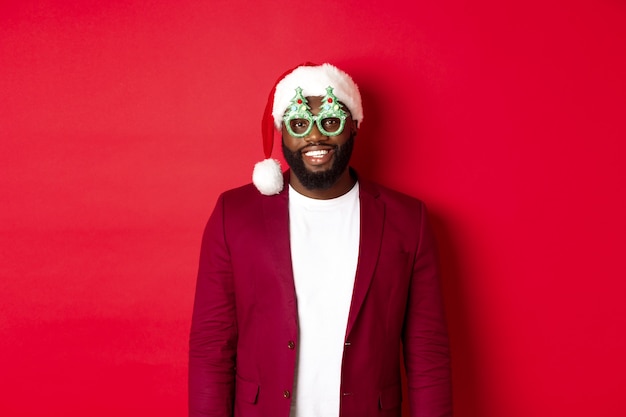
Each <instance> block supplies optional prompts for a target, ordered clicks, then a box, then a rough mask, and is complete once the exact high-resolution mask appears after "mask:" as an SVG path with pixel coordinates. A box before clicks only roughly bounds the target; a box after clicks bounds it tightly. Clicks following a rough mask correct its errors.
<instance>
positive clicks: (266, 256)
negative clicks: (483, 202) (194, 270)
mask: <svg viewBox="0 0 626 417" xmlns="http://www.w3.org/2000/svg"><path fill="white" fill-rule="evenodd" d="M362 121H363V109H362V105H361V96H360V93H359V90H358V87H357V85H356V84H355V83H354V81H353V80H352V78H351V77H350V76H349V75H347V74H346V73H345V72H343V71H341V70H339V69H338V68H336V67H334V66H332V65H330V64H323V65H319V66H316V65H303V66H300V67H297V68H296V69H294V70H292V71H290V72H288V73H287V74H285V75H284V76H283V77H281V79H279V81H278V83H277V85H276V86H275V88H274V89H273V90H272V93H271V94H270V97H269V100H268V106H267V108H266V111H265V115H264V119H263V141H264V149H265V153H266V157H267V158H268V159H266V160H265V161H263V162H261V163H259V164H257V166H256V167H255V170H254V173H253V184H249V185H245V186H243V187H240V188H237V189H235V190H230V191H227V192H225V193H223V194H222V195H221V196H220V198H219V199H218V202H217V204H216V207H215V210H214V212H213V214H212V215H211V217H210V219H209V222H208V224H207V227H206V229H205V233H204V236H203V243H202V250H201V257H200V267H199V272H198V280H197V287H196V298H195V304H194V312H193V320H192V327H191V337H190V356H189V415H190V416H193V417H198V416H237V417H253V416H254V417H262V416H263V417H265V416H267V417H289V416H291V417H294V416H295V417H338V416H342V417H368V416H372V417H373V416H385V417H387V416H389V417H391V416H394V417H399V416H400V415H401V401H402V387H401V366H402V364H401V361H400V351H401V349H403V351H404V367H405V369H406V375H407V381H408V401H409V409H410V415H411V416H420V417H450V416H451V415H452V405H451V395H450V393H451V387H450V369H449V365H450V359H449V348H448V337H447V331H446V325H445V319H444V314H443V306H442V300H441V292H440V282H439V270H438V266H437V259H436V248H435V243H434V240H433V237H432V233H431V231H430V228H429V226H428V222H427V219H426V212H425V208H424V205H423V204H422V203H421V202H420V201H419V200H416V199H414V198H412V197H409V196H406V195H404V194H401V193H398V192H395V191H392V190H390V189H388V188H385V187H382V186H380V185H377V184H375V183H373V182H369V181H367V180H365V179H363V178H361V177H359V176H358V175H357V173H356V172H355V171H354V170H352V169H351V168H350V167H349V162H350V157H351V154H352V148H353V146H354V143H355V142H357V143H358V140H356V139H355V136H356V134H357V130H358V129H359V128H360V125H361V122H362ZM274 129H278V130H280V131H281V132H282V149H283V154H284V156H285V160H286V161H287V163H288V165H289V168H290V169H289V170H288V171H286V172H284V173H282V172H281V170H280V167H279V166H278V165H277V162H276V161H274V160H272V159H269V156H270V155H271V150H272V146H273V136H274ZM357 146H358V145H357ZM284 183H287V184H288V186H287V187H284Z"/></svg>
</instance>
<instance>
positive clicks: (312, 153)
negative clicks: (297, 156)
mask: <svg viewBox="0 0 626 417" xmlns="http://www.w3.org/2000/svg"><path fill="white" fill-rule="evenodd" d="M327 153H328V150H321V151H308V152H305V153H304V154H305V155H306V156H312V157H321V156H324V155H326V154H327Z"/></svg>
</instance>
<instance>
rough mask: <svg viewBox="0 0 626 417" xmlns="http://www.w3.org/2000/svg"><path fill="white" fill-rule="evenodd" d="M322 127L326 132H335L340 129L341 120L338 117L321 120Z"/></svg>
mask: <svg viewBox="0 0 626 417" xmlns="http://www.w3.org/2000/svg"><path fill="white" fill-rule="evenodd" d="M322 127H323V128H324V130H325V131H327V132H330V133H333V132H336V131H338V130H339V128H340V127H341V119H340V118H338V117H327V118H325V119H323V120H322Z"/></svg>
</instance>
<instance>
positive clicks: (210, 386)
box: [189, 195, 237, 417]
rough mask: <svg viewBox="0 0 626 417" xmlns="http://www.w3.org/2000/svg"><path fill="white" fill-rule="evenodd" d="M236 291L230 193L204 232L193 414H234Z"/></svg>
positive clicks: (192, 360) (194, 333)
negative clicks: (227, 223)
mask: <svg viewBox="0 0 626 417" xmlns="http://www.w3.org/2000/svg"><path fill="white" fill-rule="evenodd" d="M236 347H237V319H236V313H235V291H234V283H233V272H232V267H231V261H230V254H229V251H228V247H227V244H226V239H225V229H224V197H223V195H222V196H220V197H219V199H218V201H217V204H216V206H215V209H214V211H213V213H212V215H211V217H210V218H209V221H208V223H207V225H206V228H205V230H204V234H203V238H202V246H201V251H200V265H199V268H198V277H197V283H196V293H195V300H194V307H193V316H192V323H191V332H190V338H189V416H190V417H200V416H203V417H206V416H220V417H226V416H232V415H233V402H234V389H235V356H236V351H237V348H236Z"/></svg>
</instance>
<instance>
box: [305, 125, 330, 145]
mask: <svg viewBox="0 0 626 417" xmlns="http://www.w3.org/2000/svg"><path fill="white" fill-rule="evenodd" d="M304 140H306V141H307V142H309V143H319V142H322V141H327V140H328V136H325V135H323V134H322V132H320V130H319V128H318V127H317V123H313V127H312V128H311V131H310V132H309V134H308V135H306V136H305V138H304Z"/></svg>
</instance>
